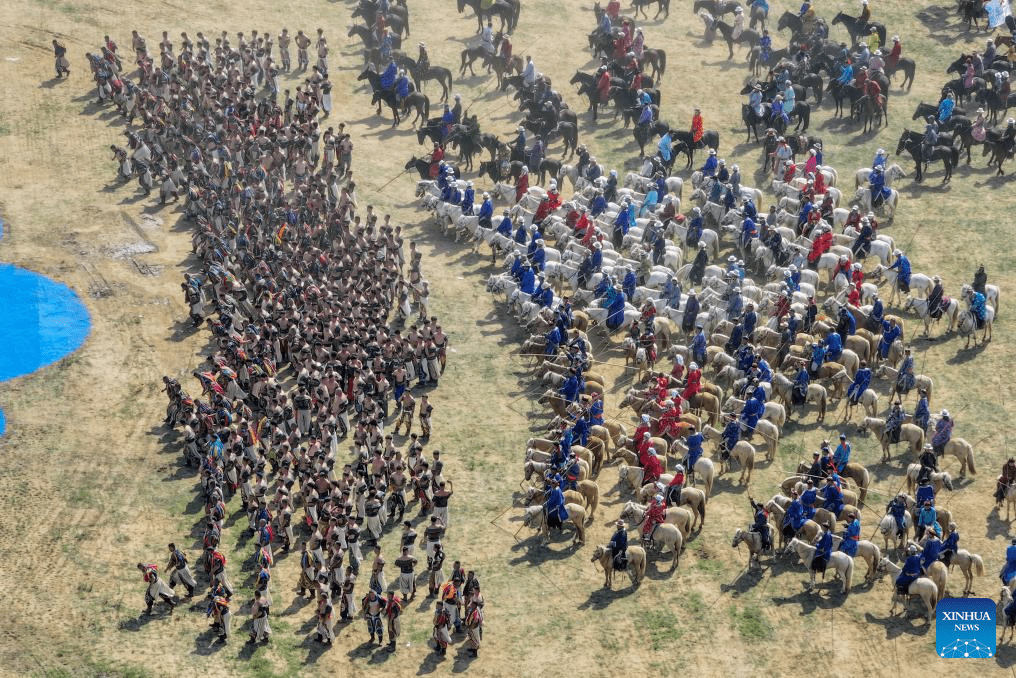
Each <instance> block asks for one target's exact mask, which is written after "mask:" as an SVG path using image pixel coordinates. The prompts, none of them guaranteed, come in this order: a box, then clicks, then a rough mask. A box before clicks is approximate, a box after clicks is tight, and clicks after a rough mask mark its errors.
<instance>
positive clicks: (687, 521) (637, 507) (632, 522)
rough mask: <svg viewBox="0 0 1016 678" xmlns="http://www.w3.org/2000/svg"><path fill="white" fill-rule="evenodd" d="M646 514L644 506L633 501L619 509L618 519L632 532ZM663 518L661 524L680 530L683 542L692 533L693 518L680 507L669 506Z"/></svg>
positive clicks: (643, 519) (690, 513) (639, 525)
mask: <svg viewBox="0 0 1016 678" xmlns="http://www.w3.org/2000/svg"><path fill="white" fill-rule="evenodd" d="M682 494H683V492H682ZM646 513H647V511H646V506H645V504H636V503H635V502H633V501H629V502H628V503H626V504H625V505H624V508H622V509H621V515H620V516H619V518H618V519H619V520H623V521H624V522H625V524H627V525H628V526H629V529H632V530H634V529H637V528H639V527H641V526H642V523H643V521H645V519H646ZM665 516H666V517H665V518H664V521H663V522H665V523H670V524H671V525H676V526H677V528H678V529H679V530H681V537H682V538H683V539H684V540H687V539H689V538H690V537H691V533H692V532H693V530H692V525H693V524H694V522H695V516H694V515H693V514H692V512H691V511H689V510H688V509H686V508H682V507H680V506H671V507H670V508H668V509H667V512H666V514H665Z"/></svg>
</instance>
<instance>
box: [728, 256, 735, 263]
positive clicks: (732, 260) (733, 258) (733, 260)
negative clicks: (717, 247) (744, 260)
mask: <svg viewBox="0 0 1016 678" xmlns="http://www.w3.org/2000/svg"><path fill="white" fill-rule="evenodd" d="M727 261H729V262H730V263H734V262H735V261H737V257H735V256H734V255H733V254H731V255H730V256H729V257H727Z"/></svg>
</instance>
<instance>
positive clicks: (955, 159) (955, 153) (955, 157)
mask: <svg viewBox="0 0 1016 678" xmlns="http://www.w3.org/2000/svg"><path fill="white" fill-rule="evenodd" d="M949 154H950V155H951V156H952V164H953V167H956V166H957V165H959V164H960V149H958V148H956V147H955V146H950V147H949Z"/></svg>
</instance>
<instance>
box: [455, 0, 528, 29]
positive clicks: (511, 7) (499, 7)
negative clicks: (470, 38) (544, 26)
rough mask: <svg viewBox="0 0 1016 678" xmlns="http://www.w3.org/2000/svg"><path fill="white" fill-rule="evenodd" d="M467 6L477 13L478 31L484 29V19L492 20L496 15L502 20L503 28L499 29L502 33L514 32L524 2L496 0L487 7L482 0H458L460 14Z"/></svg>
mask: <svg viewBox="0 0 1016 678" xmlns="http://www.w3.org/2000/svg"><path fill="white" fill-rule="evenodd" d="M466 7H469V8H471V9H472V10H473V13H474V14H475V15H476V32H477V33H479V32H480V31H482V30H483V20H484V19H487V20H492V19H493V18H494V17H497V18H498V19H500V20H501V28H499V29H498V30H500V31H501V32H502V33H503V32H508V33H514V32H515V26H516V24H517V23H518V21H519V13H520V12H521V11H522V3H521V2H519V0H495V2H494V3H493V4H492V5H491V6H490V7H488V8H486V9H484V7H483V2H482V0H458V9H459V14H462V13H463V12H465V11H466ZM505 29H507V31H506V30H505Z"/></svg>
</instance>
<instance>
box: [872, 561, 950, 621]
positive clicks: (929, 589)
mask: <svg viewBox="0 0 1016 678" xmlns="http://www.w3.org/2000/svg"><path fill="white" fill-rule="evenodd" d="M878 569H879V572H888V573H889V574H891V575H892V576H894V577H896V576H898V575H899V574H900V572H902V571H903V569H902V568H901V567H899V566H898V565H896V564H895V563H893V562H892V561H891V560H889V559H888V558H883V559H882V560H881V561H879V564H878ZM938 594H939V591H938V587H937V586H936V585H935V582H934V581H932V580H931V579H928V578H927V577H918V578H917V579H915V580H914V581H913V582H912V583H911V584H910V586H909V587H908V588H907V595H908V596H917V597H918V598H920V599H921V601H922V602H924V607H925V609H926V610H927V614H926V615H925V618H926V619H927V620H928V622H929V623H930V622H931V619H932V617H934V616H935V603H936V602H937V601H938ZM901 601H903V599H902V598H901V596H900V594H899V593H897V592H896V586H895V585H894V586H893V604H892V607H891V608H889V615H890V616H893V615H895V614H896V605H897V604H898V603H900V602H901ZM903 603H904V609H906V601H903Z"/></svg>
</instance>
